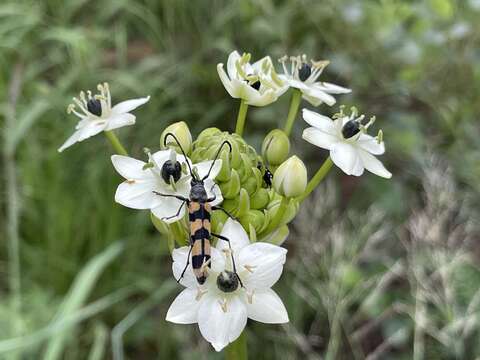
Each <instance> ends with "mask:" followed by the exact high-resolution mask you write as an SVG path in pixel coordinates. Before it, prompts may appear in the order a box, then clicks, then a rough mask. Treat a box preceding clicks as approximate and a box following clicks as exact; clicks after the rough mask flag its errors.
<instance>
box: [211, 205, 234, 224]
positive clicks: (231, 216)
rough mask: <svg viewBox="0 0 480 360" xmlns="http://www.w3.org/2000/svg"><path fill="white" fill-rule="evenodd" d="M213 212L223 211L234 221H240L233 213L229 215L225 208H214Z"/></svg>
mask: <svg viewBox="0 0 480 360" xmlns="http://www.w3.org/2000/svg"><path fill="white" fill-rule="evenodd" d="M212 210H221V211H223V212H224V213H225V214H226V215H227V216H228V217H230V218H232V219H233V220H235V221H238V219H237V218H236V217H235V216H233V215H232V214H231V213H229V212H228V211H227V210H225V209H224V208H223V207H221V206H212Z"/></svg>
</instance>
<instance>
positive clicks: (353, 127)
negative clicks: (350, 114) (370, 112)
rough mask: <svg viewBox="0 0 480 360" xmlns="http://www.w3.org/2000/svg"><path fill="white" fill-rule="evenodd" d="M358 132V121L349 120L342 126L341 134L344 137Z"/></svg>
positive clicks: (346, 137) (347, 137)
mask: <svg viewBox="0 0 480 360" xmlns="http://www.w3.org/2000/svg"><path fill="white" fill-rule="evenodd" d="M359 132H360V124H359V123H358V121H355V120H350V121H348V122H347V123H346V124H345V125H343V128H342V135H343V137H344V138H345V139H349V138H351V137H352V136H355V135H357V134H358V133H359Z"/></svg>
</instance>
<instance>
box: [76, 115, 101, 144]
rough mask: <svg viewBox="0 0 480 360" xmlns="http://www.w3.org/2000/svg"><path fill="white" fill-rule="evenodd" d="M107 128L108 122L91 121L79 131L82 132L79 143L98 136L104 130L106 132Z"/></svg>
mask: <svg viewBox="0 0 480 360" xmlns="http://www.w3.org/2000/svg"><path fill="white" fill-rule="evenodd" d="M106 126H107V123H106V121H103V120H102V121H89V122H88V123H86V125H85V126H83V127H82V128H79V129H78V131H79V132H80V134H79V137H78V141H83V140H85V139H88V138H90V137H92V136H94V135H97V134H98V133H101V132H102V131H103V130H105V127H106Z"/></svg>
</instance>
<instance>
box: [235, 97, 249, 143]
mask: <svg viewBox="0 0 480 360" xmlns="http://www.w3.org/2000/svg"><path fill="white" fill-rule="evenodd" d="M247 111H248V104H247V103H246V101H245V100H240V108H239V109H238V116H237V124H236V125H235V133H237V134H238V135H240V136H242V135H243V128H244V127H245V119H246V118H247Z"/></svg>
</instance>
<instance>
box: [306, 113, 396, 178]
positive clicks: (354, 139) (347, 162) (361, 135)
mask: <svg viewBox="0 0 480 360" xmlns="http://www.w3.org/2000/svg"><path fill="white" fill-rule="evenodd" d="M303 119H304V120H305V121H306V122H307V123H308V124H310V125H311V126H312V127H309V128H307V129H305V130H304V131H303V135H302V137H303V138H304V139H305V140H307V141H308V142H309V143H311V144H313V145H316V146H319V147H321V148H323V149H327V150H330V157H331V158H332V161H333V162H334V163H335V165H337V166H338V167H339V168H340V169H342V170H343V172H345V173H346V174H347V175H354V176H360V175H362V174H363V171H364V169H367V170H368V171H370V172H372V173H374V174H376V175H378V176H381V177H384V178H387V179H389V178H391V177H392V174H391V173H390V172H389V171H388V170H387V169H385V167H384V166H383V164H382V163H381V162H380V161H379V160H377V158H376V157H375V156H373V155H381V154H383V153H384V152H385V144H384V143H383V140H382V138H383V136H382V132H381V131H379V134H378V136H377V137H373V136H370V135H368V134H366V130H367V128H368V127H369V126H370V125H371V124H372V123H373V121H374V120H375V118H372V119H371V120H370V121H369V122H368V123H367V124H366V125H362V120H363V119H364V116H363V115H362V116H359V117H357V112H356V110H355V109H353V110H352V114H351V115H350V116H346V115H344V114H343V111H342V112H340V114H337V116H336V117H335V120H332V119H330V118H329V117H327V116H323V115H320V114H317V113H315V112H313V111H310V110H307V109H303Z"/></svg>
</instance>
